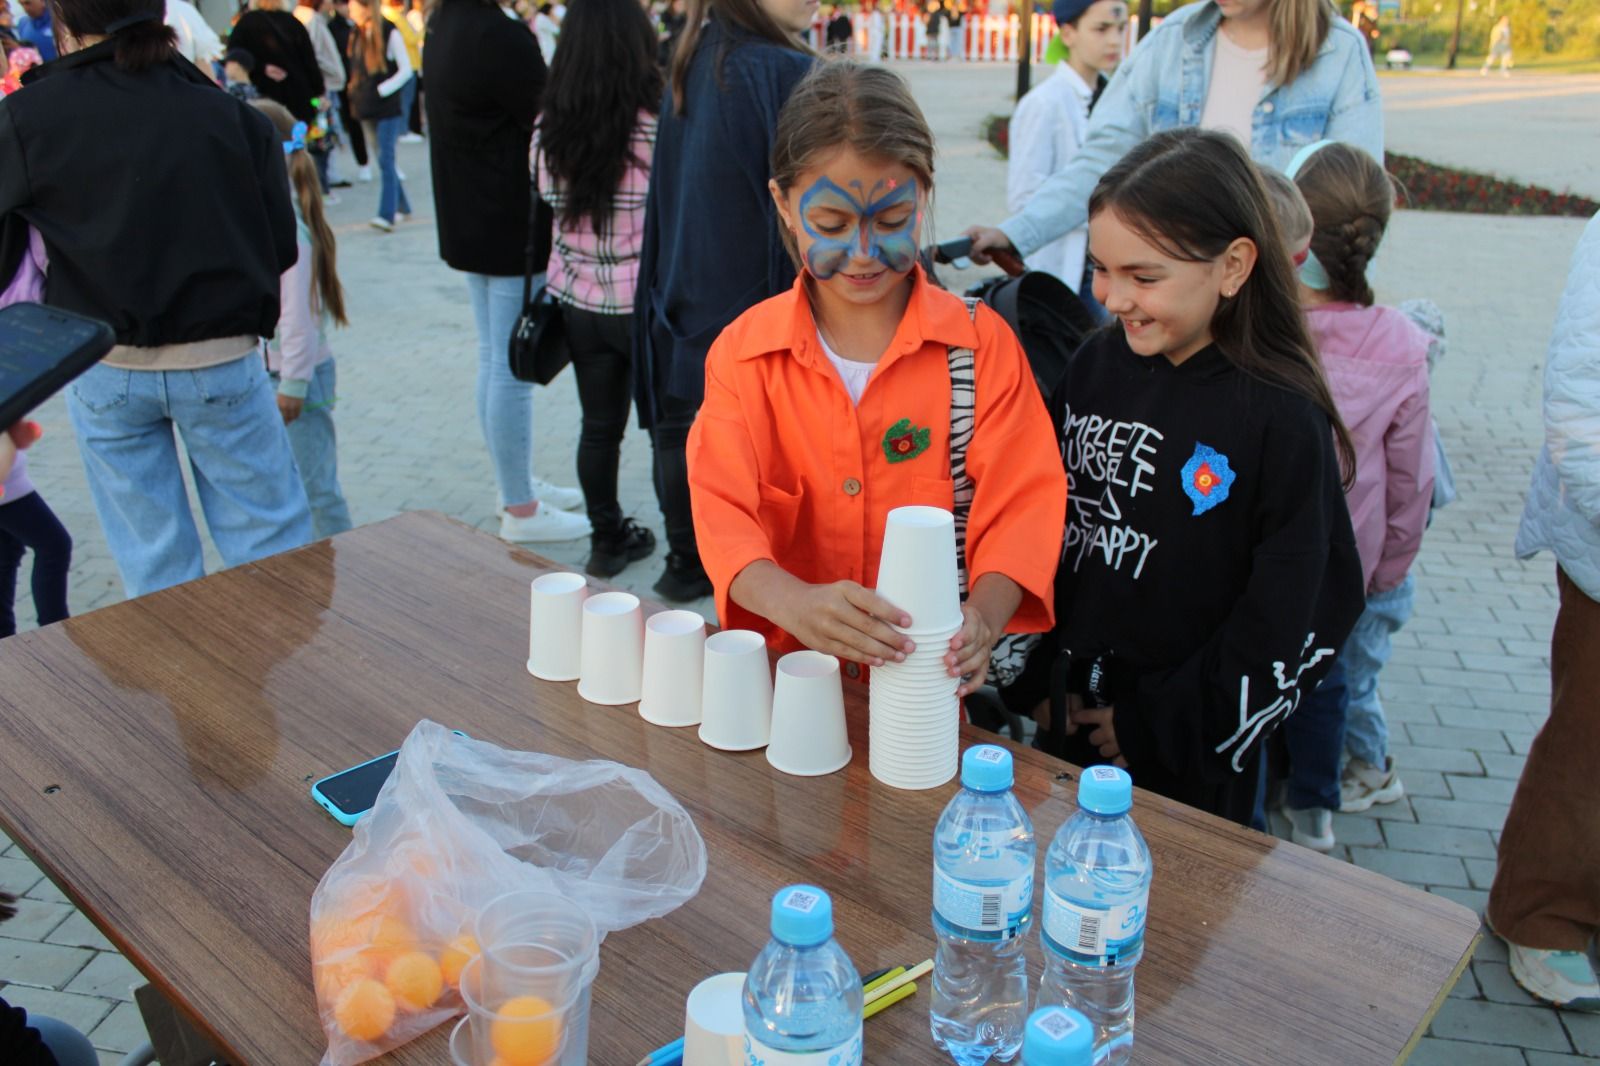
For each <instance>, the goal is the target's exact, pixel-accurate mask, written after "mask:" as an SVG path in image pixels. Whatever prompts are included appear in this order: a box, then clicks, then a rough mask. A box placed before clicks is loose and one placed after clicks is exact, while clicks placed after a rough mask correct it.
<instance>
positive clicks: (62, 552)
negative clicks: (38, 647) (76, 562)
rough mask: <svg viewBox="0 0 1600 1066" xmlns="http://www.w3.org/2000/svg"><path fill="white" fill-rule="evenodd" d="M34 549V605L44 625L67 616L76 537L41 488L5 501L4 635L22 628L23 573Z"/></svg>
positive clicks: (0, 532) (0, 540) (0, 525)
mask: <svg viewBox="0 0 1600 1066" xmlns="http://www.w3.org/2000/svg"><path fill="white" fill-rule="evenodd" d="M29 548H32V549H33V607H34V610H35V611H36V612H37V613H38V615H39V624H40V625H42V626H47V625H49V624H50V623H51V622H59V621H61V620H62V619H63V618H66V617H67V571H68V569H70V568H71V566H72V537H71V536H69V535H68V534H67V530H66V527H65V526H63V525H62V524H61V520H60V519H58V518H57V517H56V514H55V512H54V511H52V510H50V505H49V504H47V503H45V502H44V497H42V496H40V495H39V494H38V493H37V492H30V493H28V494H27V495H26V496H19V497H17V498H16V499H15V500H11V501H9V502H7V503H5V504H3V505H0V637H9V636H11V635H12V634H14V633H15V632H16V631H17V615H16V599H17V574H18V572H19V571H20V570H21V569H22V554H23V552H24V551H26V550H27V549H29Z"/></svg>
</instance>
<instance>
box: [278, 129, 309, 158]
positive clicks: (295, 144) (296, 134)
mask: <svg viewBox="0 0 1600 1066" xmlns="http://www.w3.org/2000/svg"><path fill="white" fill-rule="evenodd" d="M306 130H307V126H306V124H305V123H304V122H296V123H295V124H294V129H292V130H290V131H289V139H288V140H287V141H284V142H283V154H284V155H293V154H294V153H296V152H303V151H305V149H306Z"/></svg>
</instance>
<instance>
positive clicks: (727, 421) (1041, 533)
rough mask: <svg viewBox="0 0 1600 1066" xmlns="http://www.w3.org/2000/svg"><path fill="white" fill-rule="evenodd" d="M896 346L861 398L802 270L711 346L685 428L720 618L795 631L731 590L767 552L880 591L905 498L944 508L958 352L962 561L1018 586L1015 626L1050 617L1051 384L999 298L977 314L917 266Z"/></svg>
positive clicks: (1058, 515)
mask: <svg viewBox="0 0 1600 1066" xmlns="http://www.w3.org/2000/svg"><path fill="white" fill-rule="evenodd" d="M912 284H913V288H912V292H911V298H910V301H909V302H908V304H907V306H906V313H905V316H904V317H903V318H902V319H901V320H900V326H899V329H898V330H896V332H895V336H894V340H893V341H891V342H890V345H889V348H888V350H887V351H886V352H885V353H884V354H883V358H882V359H881V360H880V361H879V362H878V364H877V367H876V368H875V369H874V370H873V373H872V377H871V378H870V379H869V380H868V382H867V386H866V389H865V390H864V391H863V392H862V394H861V401H860V403H859V404H856V403H852V402H851V400H850V394H849V393H848V392H846V391H845V387H844V382H843V381H841V380H840V379H839V375H838V373H837V372H836V371H835V370H834V367H833V364H832V363H830V362H829V361H828V357H827V355H826V354H825V353H824V352H823V350H822V344H821V342H820V340H819V338H818V336H817V328H816V324H815V322H814V320H813V318H812V314H811V304H810V300H809V299H808V297H807V295H806V291H805V288H804V280H803V279H802V280H800V281H797V282H796V283H795V287H794V288H793V289H792V290H790V291H789V292H787V293H784V294H782V295H780V296H775V297H773V298H772V299H770V300H767V301H765V302H763V303H760V304H758V305H756V306H755V307H753V308H751V309H750V310H749V311H747V312H745V313H744V314H743V315H742V316H740V317H739V318H738V319H737V320H736V321H735V322H734V323H733V324H732V325H730V326H729V327H728V328H727V329H725V330H724V331H723V332H722V335H721V336H720V337H718V338H717V341H716V343H715V344H713V345H712V347H711V351H710V353H709V355H708V356H707V358H706V395H705V402H704V404H703V405H702V406H701V408H700V414H699V417H698V418H697V419H696V420H695V423H694V427H693V429H691V430H690V432H689V443H688V458H689V487H690V492H691V496H692V499H693V505H694V526H695V536H696V538H697V539H698V541H699V545H700V558H701V561H702V562H703V563H704V565H705V568H706V573H707V574H709V575H710V577H711V583H712V584H713V585H714V586H715V588H716V601H717V616H718V617H719V618H720V619H721V620H722V624H723V625H725V626H729V627H736V628H741V629H754V630H757V631H758V632H761V633H764V634H766V636H767V638H768V642H769V644H771V645H772V646H773V647H775V648H777V649H779V650H783V651H788V650H793V649H796V648H798V647H799V646H800V645H799V642H798V641H796V640H795V639H794V638H793V637H791V636H790V635H789V634H787V633H785V632H783V631H782V630H781V629H779V628H778V627H777V626H775V625H774V624H772V623H771V622H770V621H768V620H767V619H765V618H761V617H758V616H756V615H754V614H752V613H751V612H750V611H747V610H745V609H744V608H743V607H740V606H739V605H738V604H736V603H734V602H733V601H732V599H731V598H730V597H729V595H728V588H729V586H730V585H732V583H733V579H734V578H735V577H737V576H738V575H739V572H740V571H742V570H743V569H744V568H745V567H747V566H749V565H750V564H751V563H753V562H756V561H757V560H761V559H771V560H772V561H773V562H775V563H776V564H777V565H778V566H780V567H782V568H783V569H784V570H787V571H788V572H789V573H791V574H793V575H794V576H795V577H797V578H800V579H801V580H802V581H806V582H810V583H813V584H822V583H827V582H832V581H839V580H845V579H848V580H851V581H856V582H859V583H860V584H862V585H865V586H867V587H869V588H870V587H872V586H873V585H874V584H875V583H876V581H877V574H878V555H879V552H880V551H881V549H882V546H883V529H884V523H885V522H886V520H887V519H888V516H889V511H890V510H892V509H893V508H895V507H902V506H907V505H911V504H924V505H931V506H934V507H943V508H945V509H946V510H949V509H950V508H951V507H952V505H953V504H954V499H955V488H954V484H953V482H952V481H951V479H950V368H949V355H948V352H949V349H950V348H952V347H956V348H971V349H972V350H973V352H974V353H975V355H974V364H975V380H976V387H975V393H976V409H975V412H974V416H975V424H974V430H973V435H972V441H971V444H970V445H969V446H968V449H967V472H968V475H969V476H970V477H971V479H972V483H973V497H972V506H971V510H970V512H969V514H968V526H967V559H968V562H969V567H968V571H969V575H970V580H971V581H972V582H973V583H974V584H975V583H976V582H977V580H978V578H980V577H982V576H983V575H984V574H987V573H999V574H1004V575H1005V576H1006V577H1009V578H1011V580H1013V581H1015V582H1016V583H1017V584H1018V585H1020V586H1022V590H1023V598H1022V605H1021V607H1020V608H1019V609H1018V610H1017V613H1016V615H1015V616H1014V617H1013V618H1012V620H1011V624H1010V625H1009V626H1008V627H1007V630H1008V631H1009V632H1017V633H1028V632H1039V631H1043V630H1046V629H1049V628H1050V626H1051V624H1052V619H1053V613H1054V607H1055V604H1054V597H1053V595H1052V591H1051V585H1052V582H1053V581H1054V579H1055V571H1056V563H1057V561H1058V560H1059V558H1060V555H1061V537H1062V530H1063V527H1064V524H1065V516H1066V503H1067V484H1066V477H1065V475H1064V474H1063V472H1062V467H1061V456H1060V452H1059V450H1058V448H1057V446H1056V437H1055V433H1054V431H1053V430H1052V429H1051V426H1050V418H1049V415H1048V414H1046V412H1045V407H1044V403H1043V401H1042V400H1041V399H1040V396H1039V391H1038V388H1037V387H1036V386H1035V385H1034V381H1033V376H1032V374H1031V372H1030V371H1029V368H1028V363H1027V360H1026V358H1025V357H1024V356H1023V353H1022V349H1021V347H1020V346H1019V345H1018V343H1017V339H1016V336H1015V335H1014V334H1013V333H1012V332H1011V329H1010V327H1008V326H1007V325H1006V324H1005V322H1004V321H1003V320H1001V318H1000V317H999V316H998V315H996V314H995V313H994V312H993V311H991V310H990V309H989V308H988V307H985V306H980V307H979V308H978V311H977V315H976V318H975V319H974V318H971V317H969V316H968V314H967V308H966V305H965V304H964V303H963V302H962V301H961V300H960V299H959V298H958V297H956V296H953V295H951V294H950V293H948V292H945V291H943V290H941V289H939V288H936V287H935V286H933V285H931V284H929V283H928V282H927V281H926V279H925V278H924V277H923V276H922V272H921V270H920V269H919V270H917V272H916V274H915V277H914V280H913V282H912Z"/></svg>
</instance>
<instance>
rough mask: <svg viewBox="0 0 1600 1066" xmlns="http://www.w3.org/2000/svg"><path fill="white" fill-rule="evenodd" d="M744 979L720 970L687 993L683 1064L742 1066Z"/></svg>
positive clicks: (738, 974)
mask: <svg viewBox="0 0 1600 1066" xmlns="http://www.w3.org/2000/svg"><path fill="white" fill-rule="evenodd" d="M744 980H745V975H744V974H742V973H719V974H717V975H716V976H715V977H708V978H706V979H705V980H704V981H701V982H700V983H699V984H697V985H695V986H694V989H693V991H691V992H690V993H689V1001H688V1003H687V1004H685V1006H684V1011H683V1066H744V1063H745V1056H744V1003H743V1000H744Z"/></svg>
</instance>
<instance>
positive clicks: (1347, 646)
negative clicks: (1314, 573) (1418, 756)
mask: <svg viewBox="0 0 1600 1066" xmlns="http://www.w3.org/2000/svg"><path fill="white" fill-rule="evenodd" d="M1416 602H1417V579H1416V577H1415V576H1414V575H1412V574H1407V575H1406V579H1405V580H1404V581H1402V582H1400V584H1398V585H1396V586H1395V587H1394V588H1392V589H1390V590H1389V591H1387V592H1379V593H1375V594H1374V595H1371V596H1368V597H1367V609H1366V611H1364V612H1363V613H1362V615H1361V617H1360V618H1358V619H1357V620H1356V627H1355V628H1354V629H1352V630H1351V631H1350V636H1349V637H1348V638H1347V639H1346V640H1345V642H1344V649H1343V650H1342V651H1340V652H1339V661H1340V662H1342V663H1344V667H1345V678H1346V681H1347V683H1348V684H1349V686H1350V707H1349V710H1348V711H1347V712H1346V714H1345V731H1344V749H1345V751H1346V752H1348V753H1349V754H1350V756H1351V758H1355V759H1364V760H1366V761H1367V762H1369V763H1371V764H1372V765H1374V766H1377V767H1380V768H1381V767H1383V766H1384V765H1385V764H1386V763H1387V762H1388V759H1389V723H1388V721H1387V720H1386V719H1385V718H1384V716H1383V702H1382V701H1381V700H1380V699H1379V698H1378V674H1379V673H1380V672H1382V670H1383V667H1384V664H1385V663H1387V662H1388V661H1389V656H1390V655H1391V654H1393V652H1394V642H1393V637H1394V635H1395V633H1396V632H1398V631H1399V629H1400V627H1401V626H1403V625H1405V624H1406V622H1407V621H1409V620H1410V618H1411V609H1412V608H1413V607H1414V606H1415V605H1416Z"/></svg>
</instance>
